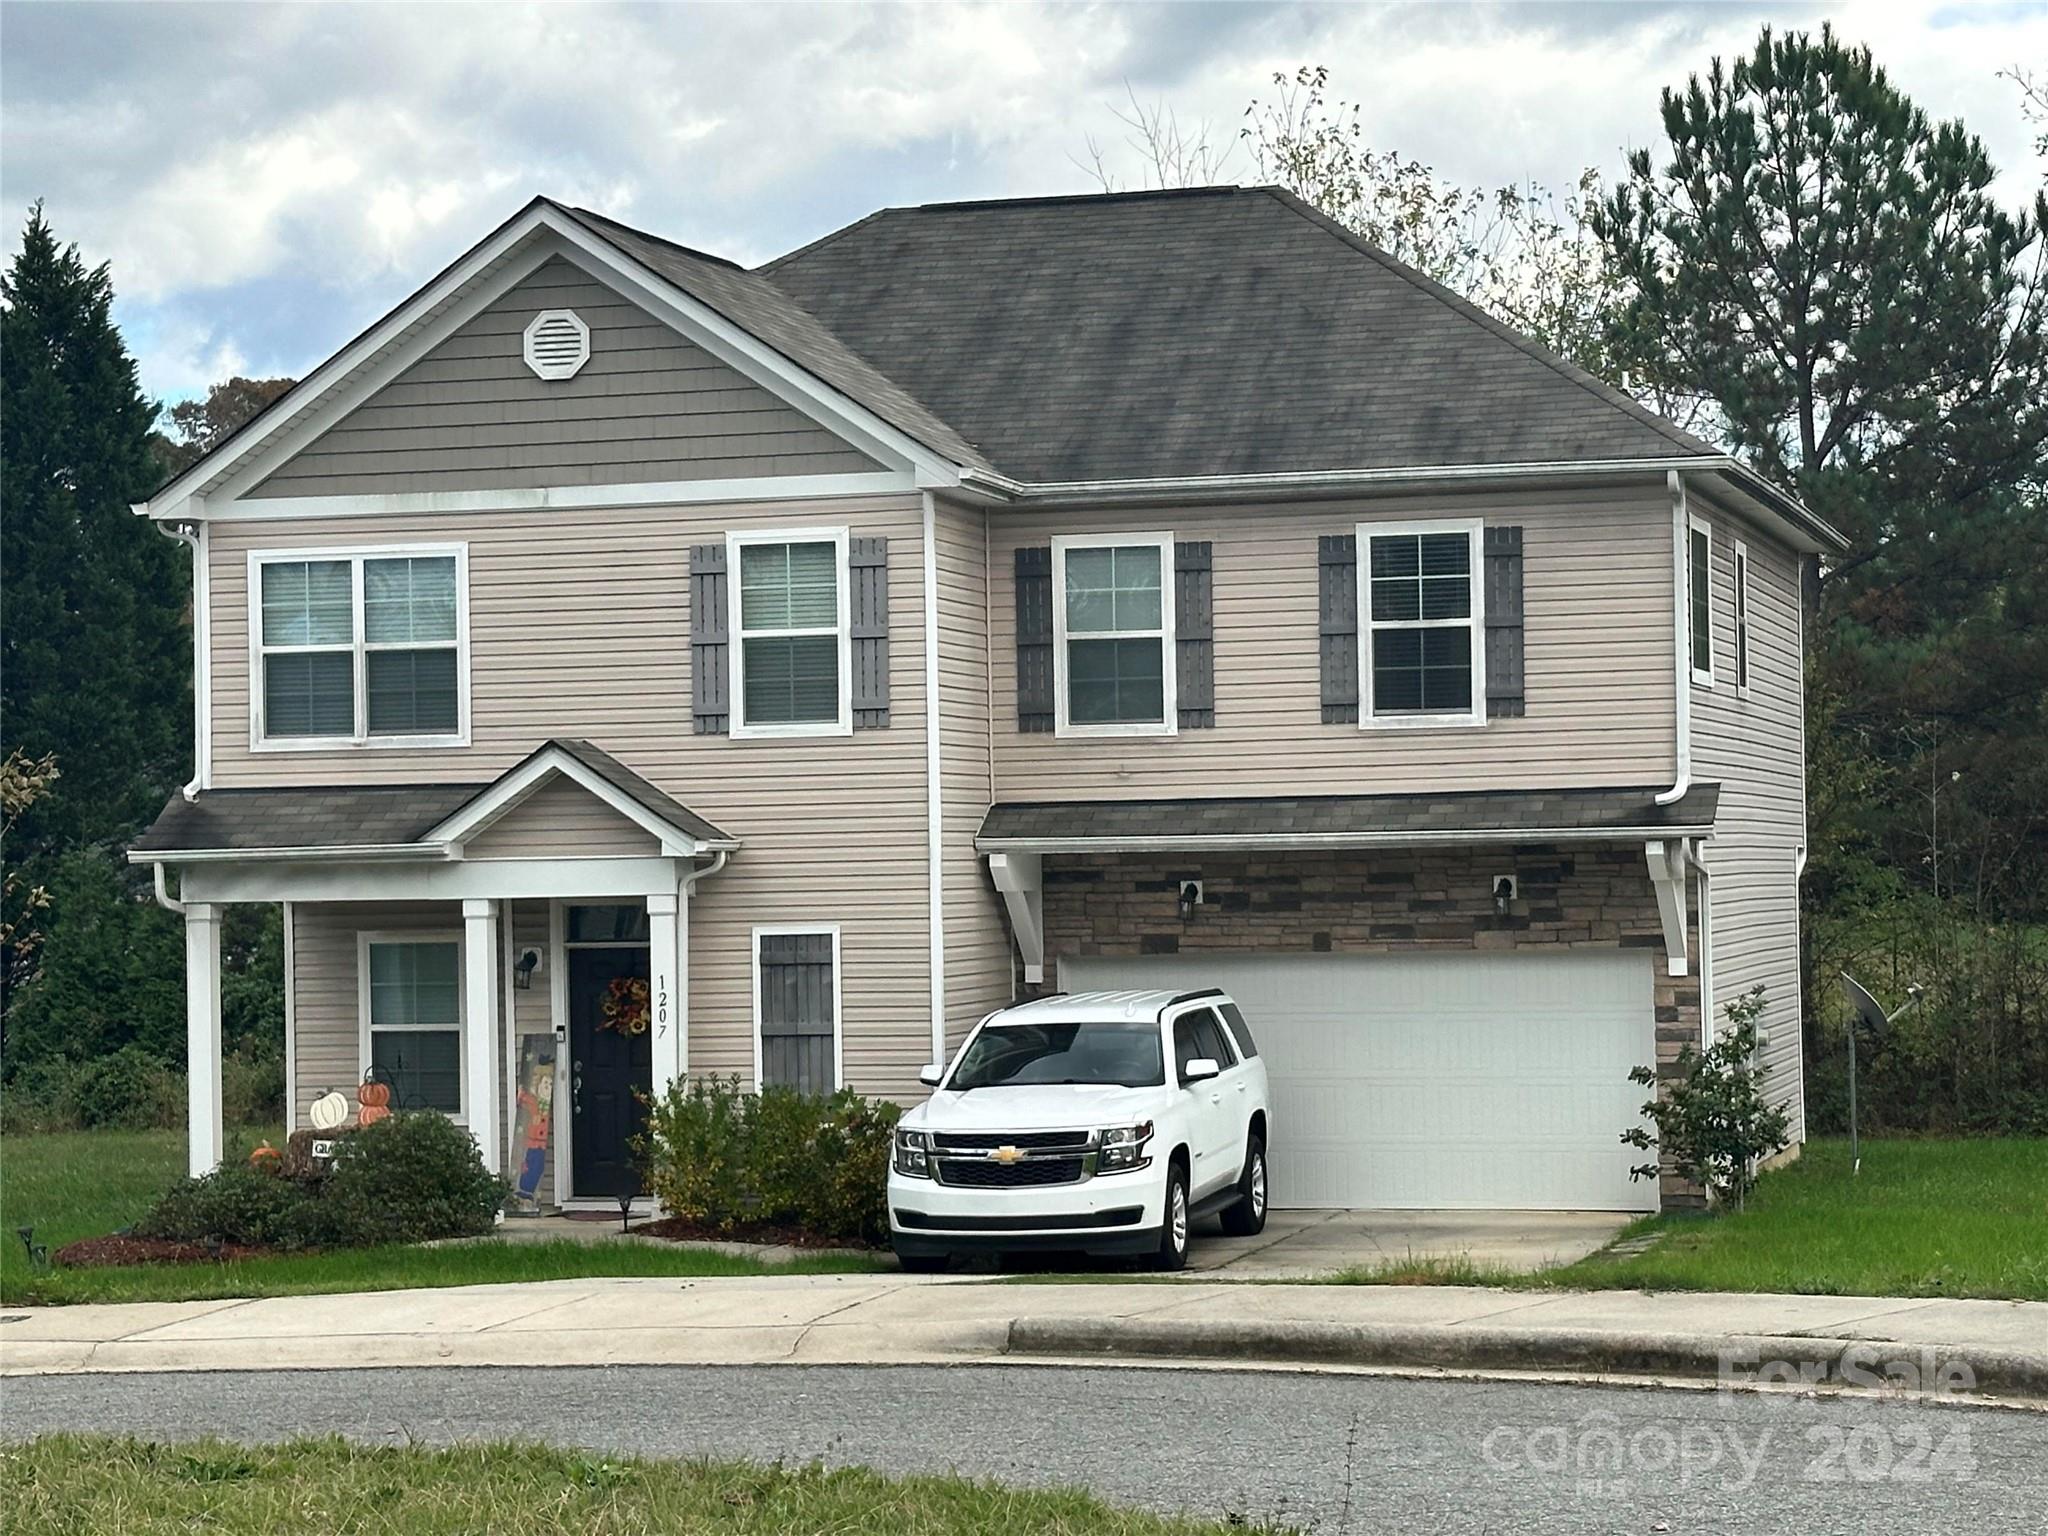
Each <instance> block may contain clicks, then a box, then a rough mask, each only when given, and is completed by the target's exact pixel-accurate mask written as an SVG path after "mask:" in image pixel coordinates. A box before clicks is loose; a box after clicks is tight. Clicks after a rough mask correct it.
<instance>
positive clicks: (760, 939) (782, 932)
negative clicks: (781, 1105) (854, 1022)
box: [754, 927, 839, 1094]
mask: <svg viewBox="0 0 2048 1536" xmlns="http://www.w3.org/2000/svg"><path fill="white" fill-rule="evenodd" d="M754 1079H755V1081H756V1082H757V1083H759V1084H760V1085H761V1086H762V1087H763V1088H775V1087H782V1088H794V1089H796V1090H797V1091H798V1092H799V1093H807V1094H829V1093H834V1092H836V1091H837V1090H838V1088H839V930H838V929H837V928H836V927H821V928H757V929H755V930H754Z"/></svg>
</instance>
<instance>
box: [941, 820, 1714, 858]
mask: <svg viewBox="0 0 2048 1536" xmlns="http://www.w3.org/2000/svg"><path fill="white" fill-rule="evenodd" d="M1713 832H1714V829H1713V828H1712V827H1711V826H1704V827H1493V828H1485V827H1480V828H1458V829H1455V830H1451V831H1444V832H1285V833H1271V834H1263V835H1262V834H1259V833H1218V834H1216V835H1213V836H1206V837H1204V836H1194V837H1182V836H1176V835H1175V834H1173V833H1162V834H1159V835H1157V836H1149V837H989V838H976V839H975V840H974V846H975V848H976V849H977V850H978V851H980V852H982V853H1151V852H1165V853H1171V852H1180V851H1185V852H1194V853H1258V852H1263V851H1268V850H1272V851H1285V850H1289V849H1309V848H1411V847H1418V846H1423V845H1427V844H1487V843H1492V844H1500V843H1623V842H1635V841H1638V840H1640V839H1644V838H1662V839H1666V840H1670V839H1674V838H1689V837H1711V836H1713Z"/></svg>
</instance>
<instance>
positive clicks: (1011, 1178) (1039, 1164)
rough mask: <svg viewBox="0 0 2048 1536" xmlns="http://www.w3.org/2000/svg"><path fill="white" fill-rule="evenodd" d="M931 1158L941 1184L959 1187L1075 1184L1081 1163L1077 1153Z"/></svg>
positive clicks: (1079, 1175)
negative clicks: (1011, 1158) (998, 1159)
mask: <svg viewBox="0 0 2048 1536" xmlns="http://www.w3.org/2000/svg"><path fill="white" fill-rule="evenodd" d="M1007 1144H1008V1145H1014V1143H1007ZM933 1162H934V1165H935V1166H936V1167H937V1169H938V1172H939V1182H940V1183H941V1184H951V1185H954V1186H956V1187H958V1188H961V1189H1026V1188H1034V1187H1036V1186H1038V1185H1042V1184H1075V1183H1079V1182H1080V1179H1081V1170H1082V1166H1083V1165H1082V1160H1081V1159H1080V1158H1078V1157H1027V1158H1024V1159H1022V1160H1020V1161H1018V1162H1014V1163H993V1162H990V1161H989V1160H988V1159H986V1158H981V1157H939V1158H935V1159H934V1160H933Z"/></svg>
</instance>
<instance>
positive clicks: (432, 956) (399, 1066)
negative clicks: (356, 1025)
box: [359, 933, 465, 1116]
mask: <svg viewBox="0 0 2048 1536" xmlns="http://www.w3.org/2000/svg"><path fill="white" fill-rule="evenodd" d="M359 963H360V965H361V967H362V1010H363V1038H362V1055H363V1068H364V1070H365V1071H366V1072H371V1073H374V1074H375V1076H376V1077H377V1078H378V1080H379V1081H381V1082H385V1083H388V1084H390V1086H391V1101H392V1103H393V1104H394V1105H395V1106H397V1107H398V1108H400V1109H438V1110H440V1111H442V1112H443V1113H444V1114H449V1115H456V1116H460V1115H461V1114H462V1113H463V1111H464V1108H465V1106H464V1104H463V1101H462V946H461V944H460V942H459V941H458V940H457V939H456V938H455V937H454V936H453V935H452V934H451V935H445V936H444V935H441V934H402V935H383V934H368V933H366V934H364V935H363V937H362V948H361V954H360V957H359Z"/></svg>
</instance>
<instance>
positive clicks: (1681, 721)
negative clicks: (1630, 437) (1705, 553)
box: [1657, 469, 1692, 805]
mask: <svg viewBox="0 0 2048 1536" xmlns="http://www.w3.org/2000/svg"><path fill="white" fill-rule="evenodd" d="M1664 481H1665V484H1666V485H1668V486H1669V487H1670V490H1671V663H1672V687H1673V688H1674V690H1675V704H1674V716H1675V718H1674V740H1675V744H1676V756H1677V759H1678V776H1677V778H1676V779H1674V780H1673V781H1672V785H1671V787H1670V788H1669V789H1667V790H1665V791H1664V792H1663V793H1662V794H1660V795H1658V796H1657V804H1659V805H1673V804H1675V803H1677V802H1678V801H1680V800H1683V799H1684V798H1685V795H1686V791H1688V790H1689V789H1691V788H1692V658H1691V657H1690V655H1689V654H1688V649H1689V647H1690V646H1691V644H1692V631H1691V627H1690V625H1689V624H1688V623H1687V622H1686V620H1687V606H1688V605H1689V604H1690V602H1691V600H1692V587H1691V584H1690V582H1689V581H1688V579H1687V578H1688V572H1687V569H1686V563H1687V559H1688V556H1689V551H1688V549H1687V539H1688V536H1689V530H1688V526H1687V524H1688V519H1687V517H1686V508H1685V478H1684V476H1682V475H1681V474H1679V472H1678V471H1677V470H1675V469H1667V470H1666V471H1665V472H1664Z"/></svg>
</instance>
